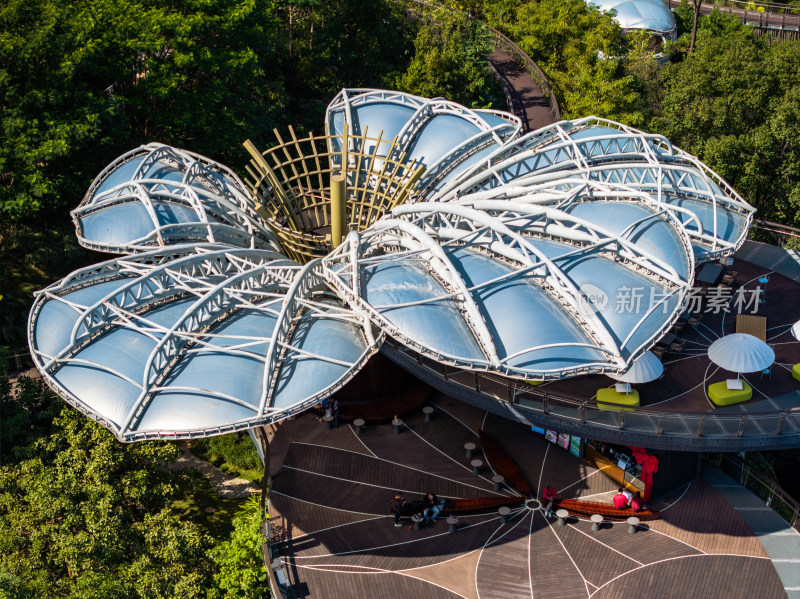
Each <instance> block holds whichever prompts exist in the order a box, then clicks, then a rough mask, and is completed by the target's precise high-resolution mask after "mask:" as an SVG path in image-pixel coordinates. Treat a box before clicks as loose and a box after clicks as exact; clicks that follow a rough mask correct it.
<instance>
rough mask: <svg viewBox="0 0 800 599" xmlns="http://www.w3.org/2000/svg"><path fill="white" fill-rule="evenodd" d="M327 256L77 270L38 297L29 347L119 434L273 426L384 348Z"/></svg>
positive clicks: (234, 254)
mask: <svg viewBox="0 0 800 599" xmlns="http://www.w3.org/2000/svg"><path fill="white" fill-rule="evenodd" d="M363 324H364V323H363V319H359V318H358V317H357V316H356V315H354V314H353V313H352V312H350V311H349V310H347V309H346V308H344V306H343V305H342V303H341V301H339V300H338V299H337V298H336V297H335V296H333V295H332V294H331V293H330V292H328V291H327V289H326V287H325V285H324V283H323V281H322V279H321V278H320V274H319V264H318V263H313V262H312V263H309V264H307V265H306V266H305V267H301V266H299V265H298V264H296V263H294V262H291V261H290V260H287V259H286V258H284V257H283V256H280V255H278V254H274V253H272V252H267V251H263V250H245V249H234V248H231V247H226V246H177V247H175V248H171V249H170V250H169V251H168V252H167V251H164V250H158V251H154V252H148V253H142V254H138V255H136V256H133V257H129V258H120V259H117V260H112V261H110V262H104V263H101V264H99V265H97V266H95V267H90V268H86V269H82V270H79V271H77V272H75V273H73V274H72V275H70V276H69V277H67V278H66V279H64V280H63V281H61V282H59V283H57V284H55V285H52V286H51V287H48V288H47V289H45V290H44V291H42V292H40V293H39V294H38V296H37V299H36V302H35V304H34V306H33V310H32V312H31V318H30V330H31V350H32V355H33V357H34V360H35V361H36V365H37V366H38V367H39V369H40V370H41V371H42V373H43V374H44V376H45V378H46V379H47V381H48V382H49V383H50V385H51V386H53V387H54V388H55V389H57V390H58V391H59V393H60V394H61V395H62V396H63V397H64V398H65V399H67V401H69V402H70V403H72V404H73V405H74V406H75V407H77V408H78V409H80V410H81V411H83V412H85V413H87V414H89V415H91V416H92V417H93V418H95V419H97V420H98V421H100V422H102V423H103V424H104V425H105V426H107V427H108V428H110V429H111V430H112V431H113V432H114V433H115V434H116V435H117V436H118V437H119V438H120V439H122V440H125V441H134V440H139V439H149V438H158V437H170V438H182V437H189V438H190V437H193V436H197V435H199V434H207V433H208V432H209V431H211V432H212V433H222V432H227V431H231V430H237V429H242V428H250V427H252V426H255V425H260V424H266V423H269V422H272V421H274V420H278V419H280V418H284V417H286V416H287V415H289V414H291V413H294V412H296V411H299V410H303V409H305V408H307V407H308V406H310V405H312V404H314V403H316V402H317V401H319V400H320V399H321V398H323V397H326V396H328V395H330V393H332V392H333V391H334V390H335V389H337V388H339V387H340V386H341V385H342V384H344V382H346V381H347V380H348V379H349V378H350V377H352V376H353V374H355V372H357V371H358V370H359V369H360V368H361V366H362V365H363V364H364V363H365V361H366V360H367V358H368V357H369V356H370V355H371V354H372V353H373V352H374V351H376V349H377V345H376V342H375V337H374V335H373V332H372V330H371V328H370V326H369V325H368V324H367V326H366V327H365V326H363Z"/></svg>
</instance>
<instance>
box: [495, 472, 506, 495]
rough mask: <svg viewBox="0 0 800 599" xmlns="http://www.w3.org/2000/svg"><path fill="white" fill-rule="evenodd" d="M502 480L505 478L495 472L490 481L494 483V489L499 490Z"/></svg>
mask: <svg viewBox="0 0 800 599" xmlns="http://www.w3.org/2000/svg"><path fill="white" fill-rule="evenodd" d="M504 480H505V478H504V477H503V475H502V474H495V475H494V476H493V477H492V482H493V483H494V490H495V491H499V490H500V487H501V486H502V485H503V481H504Z"/></svg>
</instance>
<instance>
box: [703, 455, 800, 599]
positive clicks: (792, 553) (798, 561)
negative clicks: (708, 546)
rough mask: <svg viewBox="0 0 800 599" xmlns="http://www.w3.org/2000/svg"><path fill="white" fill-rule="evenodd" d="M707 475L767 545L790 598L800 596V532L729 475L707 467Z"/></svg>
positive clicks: (758, 537)
mask: <svg viewBox="0 0 800 599" xmlns="http://www.w3.org/2000/svg"><path fill="white" fill-rule="evenodd" d="M703 478H704V479H705V480H706V482H708V483H709V484H710V485H711V486H712V487H713V488H714V490H715V491H717V492H718V493H719V494H720V495H722V496H723V497H724V498H725V499H726V500H727V501H728V503H730V504H731V506H732V507H733V509H734V510H736V513H737V514H739V516H740V517H741V518H742V520H744V521H745V523H746V524H747V525H748V526H749V527H750V529H751V530H752V531H753V534H754V535H755V537H756V538H757V539H758V541H759V542H760V543H761V545H763V547H764V551H766V552H767V555H769V559H770V560H771V561H772V565H773V566H774V567H775V571H776V572H777V573H778V576H779V577H780V579H781V582H782V583H783V587H784V589H785V590H786V594H787V596H788V597H789V599H800V533H798V532H797V531H796V530H795V529H794V528H792V527H791V526H789V524H788V523H787V522H786V521H785V520H784V519H783V518H781V517H780V516H779V515H778V514H777V513H776V512H775V511H774V510H773V509H772V508H770V507H768V506H766V505H764V502H763V501H761V499H759V498H758V497H757V496H756V495H754V494H753V493H751V492H750V491H748V490H747V489H745V488H744V487H743V486H741V485H740V484H738V483H737V482H736V481H735V480H733V479H732V478H731V477H730V476H728V475H727V474H724V473H723V472H719V471H717V470H707V471H706V472H705V473H704V475H703Z"/></svg>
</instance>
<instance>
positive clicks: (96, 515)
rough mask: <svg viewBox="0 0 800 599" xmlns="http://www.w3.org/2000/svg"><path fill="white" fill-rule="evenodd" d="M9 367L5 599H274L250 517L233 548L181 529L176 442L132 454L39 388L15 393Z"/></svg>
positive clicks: (0, 365) (3, 503)
mask: <svg viewBox="0 0 800 599" xmlns="http://www.w3.org/2000/svg"><path fill="white" fill-rule="evenodd" d="M0 358H2V356H0ZM4 364H5V362H4V360H2V359H0V419H1V421H2V429H0V598H2V599H5V598H9V599H11V598H14V599H25V598H31V599H38V598H39V597H70V598H82V599H83V598H98V599H101V598H103V599H104V598H115V599H116V598H118V597H136V598H148V599H149V598H152V599H161V598H169V597H175V598H185V597H208V598H209V599H221V598H225V597H263V596H264V593H265V592H266V589H267V588H268V585H267V584H266V583H265V579H266V571H265V570H264V567H263V562H262V561H261V553H260V544H259V543H258V539H257V537H258V536H260V531H259V530H258V528H257V527H256V528H255V530H254V529H253V528H252V522H253V521H254V519H255V516H253V515H252V513H251V512H252V510H250V511H247V512H246V515H242V516H241V517H239V518H237V519H236V520H235V521H234V526H235V528H234V531H233V533H232V535H231V537H230V538H229V539H227V540H224V541H223V542H220V540H217V539H214V538H212V536H211V535H210V534H209V532H208V531H207V530H206V529H205V528H204V527H203V526H202V525H200V524H198V523H195V522H193V521H190V520H181V519H180V518H179V517H178V515H177V514H176V513H175V511H174V510H173V509H172V504H173V501H174V500H175V499H176V496H177V492H178V483H179V482H180V477H183V476H187V475H186V474H184V473H176V472H171V471H169V470H168V469H167V468H166V466H167V465H168V464H169V463H170V462H172V461H173V460H174V459H175V457H176V456H177V454H178V451H177V449H176V447H175V446H174V445H173V444H170V443H165V442H146V443H136V444H131V445H122V444H120V443H119V442H118V441H117V440H116V439H114V437H113V436H112V435H111V434H110V433H109V432H108V431H106V430H105V429H103V428H101V427H100V426H99V425H97V424H96V423H94V422H93V421H91V420H90V419H88V418H86V417H85V416H84V415H82V414H81V413H79V412H78V411H76V410H74V409H72V408H70V407H68V406H66V405H65V404H63V403H62V402H61V401H60V400H58V399H57V398H56V397H54V395H53V394H52V392H50V391H49V390H48V389H47V387H46V386H45V385H44V383H43V382H42V381H41V380H39V381H34V380H31V379H28V378H25V377H22V378H21V379H19V381H18V386H17V387H16V389H15V390H14V392H13V393H12V389H11V386H10V384H9V381H8V377H7V373H6V371H5V365H4ZM257 505H258V504H257V503H256V506H257ZM259 521H260V514H259Z"/></svg>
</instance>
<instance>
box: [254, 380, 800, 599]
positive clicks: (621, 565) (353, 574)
mask: <svg viewBox="0 0 800 599" xmlns="http://www.w3.org/2000/svg"><path fill="white" fill-rule="evenodd" d="M431 405H433V406H434V408H435V412H434V414H433V418H432V420H431V421H430V422H426V421H425V418H424V416H423V414H422V412H421V411H418V412H416V413H414V414H410V415H408V416H407V417H406V418H405V419H404V425H403V427H402V429H401V432H400V433H399V434H395V432H394V428H393V427H392V426H389V425H373V426H368V427H366V428H365V430H364V431H363V433H362V434H361V435H357V434H356V430H355V428H354V427H352V426H351V425H345V424H342V425H340V427H339V428H338V429H332V430H328V429H326V427H325V426H324V424H323V423H321V422H319V421H317V419H316V417H314V416H313V415H311V414H308V413H306V414H304V415H301V416H299V417H298V418H297V419H295V420H292V421H283V422H281V423H278V424H277V425H273V426H271V427H268V429H267V436H268V438H269V440H270V454H271V461H270V465H269V468H270V472H271V474H272V486H271V493H270V497H269V513H270V527H271V534H272V543H273V556H274V555H277V556H279V559H280V561H281V562H282V565H283V568H284V571H285V573H286V575H287V578H288V582H289V584H290V585H291V587H292V590H293V592H294V593H295V595H296V596H297V597H302V598H314V599H322V598H331V599H341V598H354V599H361V598H363V599H380V598H395V597H414V598H415V599H416V598H419V599H428V598H437V599H438V598H441V599H451V598H458V597H461V598H468V599H481V598H483V599H490V598H491V599H512V598H513V599H518V598H524V597H534V598H536V599H539V598H558V599H565V598H566V599H568V598H572V597H576V598H580V597H593V598H598V599H600V598H610V597H623V596H625V597H640V598H649V597H659V598H669V597H680V598H682V599H691V598H695V597H696V598H698V599H699V598H702V599H708V598H713V597H725V598H728V597H748V596H758V597H760V598H773V597H786V593H785V591H784V588H783V585H782V583H781V581H780V579H779V577H778V574H777V573H776V570H775V567H774V566H773V562H771V561H770V559H769V558H768V557H767V554H766V553H765V551H764V549H763V547H762V545H761V543H759V541H758V540H757V539H756V538H755V537H754V536H753V533H752V531H751V530H750V528H749V527H748V526H747V525H746V524H745V522H744V521H743V520H742V518H741V517H740V516H739V514H738V513H737V512H736V511H735V510H734V509H733V507H732V506H731V505H730V504H729V503H728V502H727V500H726V499H725V498H724V497H723V496H722V495H721V494H720V493H719V492H717V491H716V490H715V489H714V488H713V487H712V486H711V485H709V484H707V483H705V482H704V481H702V480H698V481H695V482H692V483H690V484H689V485H685V486H683V487H681V488H679V489H677V490H675V491H673V492H672V493H671V494H669V495H668V496H666V497H662V498H657V500H655V501H653V502H652V503H651V506H650V507H652V508H653V509H657V510H659V511H660V513H661V516H660V518H659V519H658V520H655V521H652V522H647V523H643V524H642V525H641V526H640V527H639V530H638V532H637V533H636V534H629V533H628V526H627V524H626V523H624V522H622V523H620V522H614V523H611V522H606V523H605V524H604V526H603V528H602V529H601V530H599V531H597V532H593V531H592V527H591V522H589V521H588V520H587V519H584V518H571V519H570V520H569V522H568V524H567V525H566V526H558V524H557V523H556V521H554V520H549V519H547V518H546V517H545V515H544V513H543V510H542V509H541V508H540V507H537V504H536V503H531V504H528V503H526V501H527V500H528V499H529V497H525V496H523V495H522V494H520V493H518V492H517V491H515V490H512V489H510V488H507V487H504V488H502V489H501V491H499V492H497V491H495V490H494V485H493V483H492V481H491V477H492V475H493V474H494V470H493V467H492V463H491V459H489V458H490V457H491V456H488V455H487V454H486V453H484V452H483V451H482V447H481V444H480V437H479V431H480V430H481V429H483V430H484V431H486V433H487V434H488V435H490V436H491V438H492V439H494V440H496V442H497V444H498V445H499V446H500V447H501V448H502V450H503V451H504V452H506V454H507V455H508V456H509V457H510V459H512V460H513V461H514V463H515V464H516V466H517V467H518V469H519V472H520V476H521V477H523V478H524V479H525V480H526V481H527V482H528V483H529V484H530V487H531V488H532V489H539V488H542V487H543V486H544V485H548V484H552V485H554V486H555V487H556V488H557V489H558V491H559V497H561V498H577V499H585V500H588V501H609V502H610V501H611V497H612V496H613V494H614V493H615V491H616V486H617V485H616V483H614V482H613V481H611V480H610V479H609V478H607V477H606V476H605V475H604V474H603V473H602V472H601V471H599V470H597V469H596V468H594V467H592V466H590V465H589V464H588V463H587V462H585V461H583V460H579V459H578V458H575V457H574V456H572V455H571V454H569V453H568V452H566V451H564V450H563V449H561V448H560V447H558V446H556V445H553V444H551V443H549V442H547V441H546V440H544V438H543V437H541V436H539V435H537V434H534V433H532V432H531V431H530V429H529V428H527V427H524V426H522V425H520V424H517V423H513V422H510V421H508V420H505V419H503V418H500V417H497V416H494V415H491V414H488V413H486V412H483V411H480V410H478V409H476V408H473V407H471V406H469V405H467V404H464V403H462V402H459V401H456V400H453V399H450V398H446V397H444V396H442V395H440V394H436V395H435V396H434V399H433V400H432V404H431ZM467 442H472V443H476V444H477V446H478V449H477V451H476V457H477V458H479V459H483V460H484V461H488V462H489V463H488V464H485V465H484V467H483V468H482V470H481V471H480V474H479V475H475V474H474V473H473V470H472V466H471V465H470V463H469V460H468V459H467V457H466V455H465V450H464V444H465V443H467ZM491 455H498V454H497V448H494V449H493V450H492V452H491ZM397 491H403V492H404V493H405V495H406V498H408V499H409V500H413V499H418V498H421V497H422V495H423V494H424V493H426V492H428V491H433V492H435V493H437V494H438V495H439V496H440V497H444V498H480V497H495V498H498V499H500V498H507V499H509V500H513V499H515V498H516V500H517V501H516V502H514V501H512V503H517V505H516V507H514V508H513V509H512V512H511V518H510V520H509V521H508V522H503V519H502V518H501V517H500V516H499V515H498V514H496V513H489V514H486V513H484V514H475V515H463V516H461V517H460V520H459V524H458V527H459V529H458V530H457V532H454V533H451V532H449V528H448V524H447V523H446V521H445V520H444V518H446V517H447V516H448V514H446V513H443V514H441V515H440V518H439V519H438V520H437V521H436V522H435V523H434V524H432V525H428V526H425V527H423V528H422V529H421V530H413V527H410V526H409V524H410V523H409V521H408V519H407V518H404V519H403V521H402V523H403V526H402V527H400V528H396V527H395V526H394V520H393V516H392V515H391V514H390V513H389V503H390V501H391V499H392V497H393V496H394V493H395V492H397Z"/></svg>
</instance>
